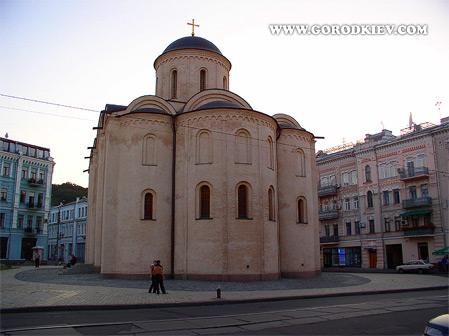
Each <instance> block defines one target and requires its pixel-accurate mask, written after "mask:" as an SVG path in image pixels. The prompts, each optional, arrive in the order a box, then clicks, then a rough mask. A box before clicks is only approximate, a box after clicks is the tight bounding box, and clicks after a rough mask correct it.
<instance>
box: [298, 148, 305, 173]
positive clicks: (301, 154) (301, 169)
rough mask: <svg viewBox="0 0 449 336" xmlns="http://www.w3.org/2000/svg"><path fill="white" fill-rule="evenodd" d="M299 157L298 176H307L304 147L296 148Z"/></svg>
mask: <svg viewBox="0 0 449 336" xmlns="http://www.w3.org/2000/svg"><path fill="white" fill-rule="evenodd" d="M296 153H297V157H296V160H297V162H298V176H303V177H304V176H306V162H305V156H304V152H303V151H302V149H299V148H298V149H297V150H296Z"/></svg>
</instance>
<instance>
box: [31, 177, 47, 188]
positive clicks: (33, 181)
mask: <svg viewBox="0 0 449 336" xmlns="http://www.w3.org/2000/svg"><path fill="white" fill-rule="evenodd" d="M28 184H29V185H30V186H32V187H38V186H41V185H44V180H42V179H40V180H37V179H35V178H30V179H28Z"/></svg>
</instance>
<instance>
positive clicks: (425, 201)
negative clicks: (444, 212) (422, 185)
mask: <svg viewBox="0 0 449 336" xmlns="http://www.w3.org/2000/svg"><path fill="white" fill-rule="evenodd" d="M431 205H432V198H430V197H420V198H411V199H407V200H403V201H402V207H403V208H404V209H409V208H420V207H425V206H431Z"/></svg>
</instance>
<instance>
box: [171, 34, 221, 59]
mask: <svg viewBox="0 0 449 336" xmlns="http://www.w3.org/2000/svg"><path fill="white" fill-rule="evenodd" d="M181 49H200V50H207V51H212V52H214V53H217V54H220V55H222V56H223V54H222V53H221V51H220V49H218V48H217V47H216V46H215V44H213V43H212V42H210V41H209V40H206V39H204V38H202V37H198V36H186V37H182V38H180V39H178V40H176V41H174V42H172V43H171V44H170V45H169V46H168V47H167V48H165V50H164V52H163V54H165V53H167V52H169V51H173V50H181Z"/></svg>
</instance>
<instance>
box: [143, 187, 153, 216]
mask: <svg viewBox="0 0 449 336" xmlns="http://www.w3.org/2000/svg"><path fill="white" fill-rule="evenodd" d="M143 218H144V219H153V194H152V193H146V194H145V206H144V215H143Z"/></svg>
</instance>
